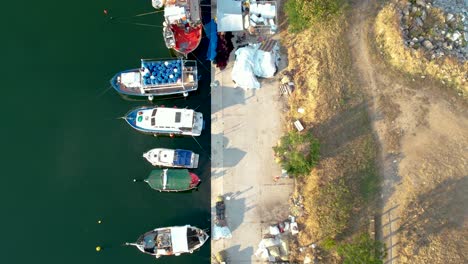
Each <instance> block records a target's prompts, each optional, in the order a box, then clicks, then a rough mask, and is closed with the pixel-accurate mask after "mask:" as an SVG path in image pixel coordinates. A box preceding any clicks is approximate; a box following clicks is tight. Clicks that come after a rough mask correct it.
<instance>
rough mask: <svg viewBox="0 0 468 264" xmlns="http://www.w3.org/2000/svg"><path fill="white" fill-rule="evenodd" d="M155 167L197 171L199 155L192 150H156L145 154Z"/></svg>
mask: <svg viewBox="0 0 468 264" xmlns="http://www.w3.org/2000/svg"><path fill="white" fill-rule="evenodd" d="M143 157H144V158H146V160H148V162H149V163H151V164H153V166H161V167H170V168H187V169H195V168H197V167H198V159H199V155H198V154H196V153H194V152H193V151H190V150H183V149H165V148H155V149H151V150H149V151H147V152H145V153H143Z"/></svg>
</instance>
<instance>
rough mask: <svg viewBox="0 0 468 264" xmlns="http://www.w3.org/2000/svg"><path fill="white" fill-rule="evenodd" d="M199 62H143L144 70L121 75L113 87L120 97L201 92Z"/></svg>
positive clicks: (151, 97) (114, 80) (120, 73)
mask: <svg viewBox="0 0 468 264" xmlns="http://www.w3.org/2000/svg"><path fill="white" fill-rule="evenodd" d="M197 72H198V71H197V62H196V61H193V60H175V59H171V60H152V59H142V60H141V67H140V68H138V69H130V70H125V71H121V72H119V73H117V74H116V75H114V77H112V79H111V81H110V83H111V85H112V87H113V88H114V89H115V90H116V91H117V92H118V93H120V94H124V95H131V96H146V97H148V98H149V99H150V100H152V99H153V97H154V96H163V95H170V94H183V95H184V96H188V93H189V92H191V91H195V90H197V89H198V75H197V74H198V73H197Z"/></svg>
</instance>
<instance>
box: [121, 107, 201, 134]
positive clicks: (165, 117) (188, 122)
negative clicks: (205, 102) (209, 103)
mask: <svg viewBox="0 0 468 264" xmlns="http://www.w3.org/2000/svg"><path fill="white" fill-rule="evenodd" d="M123 118H124V119H125V120H126V121H127V123H128V124H129V125H130V126H131V127H133V128H134V129H136V130H138V131H140V132H143V133H148V134H153V135H168V136H171V137H172V136H177V135H181V136H200V135H201V132H202V130H203V126H204V123H203V114H202V113H199V112H195V111H194V110H191V109H186V108H182V109H180V108H167V107H157V106H156V107H154V106H144V107H138V108H136V109H133V110H130V111H129V112H128V113H127V114H126V115H125V116H124V117H123Z"/></svg>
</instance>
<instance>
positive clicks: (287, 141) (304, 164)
mask: <svg viewBox="0 0 468 264" xmlns="http://www.w3.org/2000/svg"><path fill="white" fill-rule="evenodd" d="M319 149H320V144H319V143H318V140H317V139H315V138H314V136H313V135H312V134H310V133H299V132H296V131H291V132H289V133H288V134H286V135H285V136H283V137H282V138H281V139H280V142H279V144H278V145H277V146H275V147H273V150H274V151H275V155H276V157H277V159H278V161H279V162H280V163H281V165H282V166H283V168H284V169H285V170H286V171H287V172H288V173H289V174H291V175H293V176H300V175H305V174H308V173H309V172H310V170H311V169H312V168H313V167H315V166H316V165H317V163H318V160H319Z"/></svg>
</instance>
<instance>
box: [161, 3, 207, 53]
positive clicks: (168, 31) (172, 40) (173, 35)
mask: <svg viewBox="0 0 468 264" xmlns="http://www.w3.org/2000/svg"><path fill="white" fill-rule="evenodd" d="M152 5H153V7H154V8H156V9H159V8H161V7H164V24H163V25H164V28H163V36H164V41H165V43H166V46H167V48H169V49H174V50H175V51H177V52H179V53H181V54H183V55H185V56H187V54H189V53H190V52H192V51H194V50H195V49H196V48H197V47H198V45H200V42H201V39H202V29H203V25H202V21H201V9H200V0H152Z"/></svg>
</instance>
